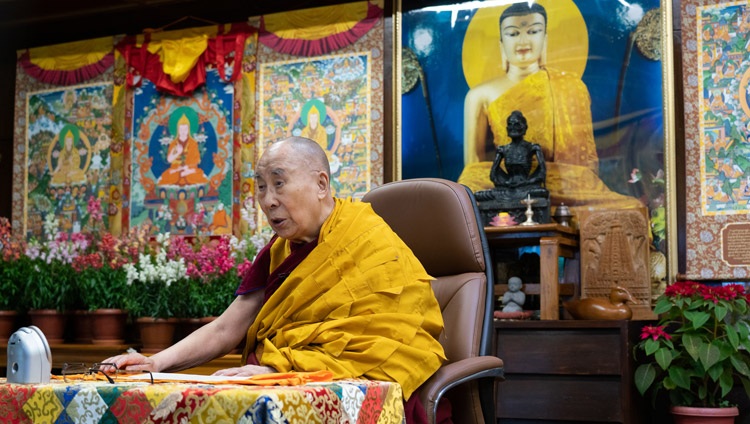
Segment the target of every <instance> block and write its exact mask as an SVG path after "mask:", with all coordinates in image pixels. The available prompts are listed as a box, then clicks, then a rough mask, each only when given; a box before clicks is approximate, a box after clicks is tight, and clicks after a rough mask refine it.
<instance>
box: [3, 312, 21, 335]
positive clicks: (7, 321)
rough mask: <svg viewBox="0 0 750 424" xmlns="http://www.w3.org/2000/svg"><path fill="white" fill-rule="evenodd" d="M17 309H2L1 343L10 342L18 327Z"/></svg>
mask: <svg viewBox="0 0 750 424" xmlns="http://www.w3.org/2000/svg"><path fill="white" fill-rule="evenodd" d="M17 316H18V312H16V311H0V343H8V339H9V338H10V336H11V335H12V334H13V331H14V330H15V329H16V317H17Z"/></svg>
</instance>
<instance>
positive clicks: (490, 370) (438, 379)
mask: <svg viewBox="0 0 750 424" xmlns="http://www.w3.org/2000/svg"><path fill="white" fill-rule="evenodd" d="M480 378H492V379H503V380H504V379H505V371H504V369H503V360H502V359H500V358H498V357H496V356H475V357H472V358H466V359H462V360H460V361H456V362H453V363H450V364H447V365H443V366H442V367H440V368H439V369H438V370H437V371H436V372H435V374H433V375H432V377H430V378H429V379H428V380H427V381H425V382H424V384H422V386H421V387H420V390H419V397H420V400H421V401H422V405H423V406H424V407H425V409H426V410H427V418H428V422H434V419H435V415H436V414H437V405H438V402H440V398H442V397H443V395H444V394H445V392H447V391H448V390H450V389H452V388H453V387H455V386H458V385H459V384H463V383H466V382H468V381H472V380H477V379H480Z"/></svg>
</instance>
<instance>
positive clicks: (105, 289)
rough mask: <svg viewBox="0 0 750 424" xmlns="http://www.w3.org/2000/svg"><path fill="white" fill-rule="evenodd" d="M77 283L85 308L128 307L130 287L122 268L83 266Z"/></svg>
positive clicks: (90, 309)
mask: <svg viewBox="0 0 750 424" xmlns="http://www.w3.org/2000/svg"><path fill="white" fill-rule="evenodd" d="M77 283H78V295H79V297H80V300H81V303H82V307H83V308H84V309H86V310H89V311H94V310H97V309H126V307H127V299H128V297H129V296H130V287H129V286H128V284H127V278H126V276H125V270H123V269H122V268H117V269H113V268H111V267H109V266H102V267H101V268H94V267H87V268H83V269H82V270H81V271H80V272H79V274H78V280H77Z"/></svg>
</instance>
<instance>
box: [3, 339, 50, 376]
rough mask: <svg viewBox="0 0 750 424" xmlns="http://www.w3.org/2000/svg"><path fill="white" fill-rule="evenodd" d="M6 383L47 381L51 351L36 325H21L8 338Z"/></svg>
mask: <svg viewBox="0 0 750 424" xmlns="http://www.w3.org/2000/svg"><path fill="white" fill-rule="evenodd" d="M7 373H8V379H7V381H8V383H22V384H30V383H49V379H50V375H51V374H52V352H51V351H50V349H49V343H47V338H46V337H44V333H42V330H40V329H39V328H37V327H36V326H33V325H30V326H28V327H21V328H19V329H18V331H16V332H15V333H13V334H12V335H11V336H10V339H8V368H7Z"/></svg>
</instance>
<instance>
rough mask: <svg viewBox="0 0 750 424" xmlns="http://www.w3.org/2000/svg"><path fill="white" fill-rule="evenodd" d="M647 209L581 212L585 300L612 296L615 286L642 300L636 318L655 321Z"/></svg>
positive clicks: (636, 309)
mask: <svg viewBox="0 0 750 424" xmlns="http://www.w3.org/2000/svg"><path fill="white" fill-rule="evenodd" d="M646 214H647V211H646V209H645V208H640V209H628V210H594V211H585V212H584V211H581V212H580V217H579V225H580V240H581V242H580V246H581V297H582V298H586V297H605V298H606V297H609V294H610V290H611V288H612V287H613V286H618V285H619V286H620V287H624V288H626V289H627V290H628V291H629V292H630V294H632V295H633V297H634V298H635V299H636V300H637V301H638V304H636V305H630V307H631V309H632V310H633V319H634V320H641V319H654V318H655V315H654V314H653V312H652V310H651V280H650V278H651V277H650V275H651V273H650V270H649V245H650V242H649V227H648V219H647V218H646V216H647V215H646Z"/></svg>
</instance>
